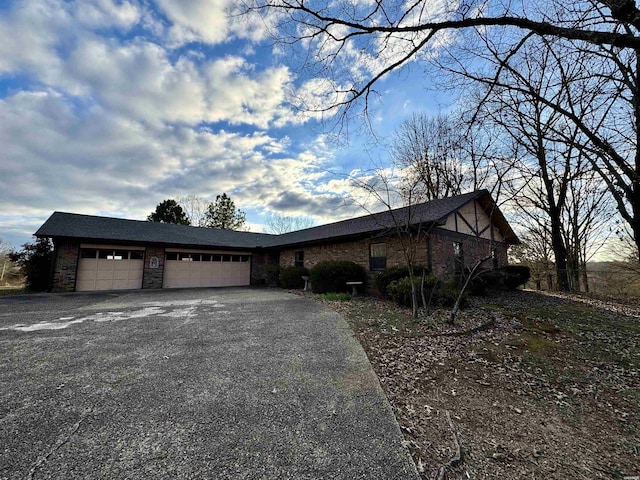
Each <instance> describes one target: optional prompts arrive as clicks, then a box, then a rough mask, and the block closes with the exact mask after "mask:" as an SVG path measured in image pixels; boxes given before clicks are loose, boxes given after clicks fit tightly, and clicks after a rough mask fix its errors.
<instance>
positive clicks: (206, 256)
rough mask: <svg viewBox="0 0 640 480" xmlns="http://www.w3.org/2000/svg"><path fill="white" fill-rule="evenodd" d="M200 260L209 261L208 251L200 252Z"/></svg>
mask: <svg viewBox="0 0 640 480" xmlns="http://www.w3.org/2000/svg"><path fill="white" fill-rule="evenodd" d="M202 261H203V262H210V261H211V255H209V254H208V253H203V254H202Z"/></svg>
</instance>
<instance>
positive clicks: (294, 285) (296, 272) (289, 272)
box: [278, 267, 309, 290]
mask: <svg viewBox="0 0 640 480" xmlns="http://www.w3.org/2000/svg"><path fill="white" fill-rule="evenodd" d="M303 275H304V276H307V275H309V270H307V269H306V268H304V267H284V268H281V269H280V276H279V277H278V278H279V281H280V287H281V288H285V289H287V290H295V289H301V288H304V280H303V279H302V277H303Z"/></svg>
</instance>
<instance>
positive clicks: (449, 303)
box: [434, 277, 467, 308]
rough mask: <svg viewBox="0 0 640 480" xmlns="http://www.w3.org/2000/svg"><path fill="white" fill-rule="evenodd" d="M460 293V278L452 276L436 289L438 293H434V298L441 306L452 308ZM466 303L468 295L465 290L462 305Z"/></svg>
mask: <svg viewBox="0 0 640 480" xmlns="http://www.w3.org/2000/svg"><path fill="white" fill-rule="evenodd" d="M458 295H460V286H459V283H458V279H456V278H455V277H451V278H449V279H448V280H447V281H445V282H443V283H442V284H441V285H440V287H439V288H438V290H437V291H436V295H434V300H435V303H436V304H438V305H440V306H441V307H446V308H451V307H453V306H454V305H455V303H456V300H457V299H458ZM466 303H467V296H466V292H465V294H464V295H463V296H462V299H461V300H460V306H461V307H463V306H464V305H466Z"/></svg>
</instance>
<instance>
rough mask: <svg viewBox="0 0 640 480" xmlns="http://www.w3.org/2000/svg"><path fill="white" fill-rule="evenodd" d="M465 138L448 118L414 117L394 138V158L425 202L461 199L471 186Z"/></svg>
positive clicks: (441, 116)
mask: <svg viewBox="0 0 640 480" xmlns="http://www.w3.org/2000/svg"><path fill="white" fill-rule="evenodd" d="M462 154H463V151H462V138H461V135H459V134H456V133H455V131H454V128H453V124H452V122H451V121H450V120H449V118H448V117H447V116H444V115H437V116H435V117H429V116H427V115H426V114H424V113H414V114H413V115H411V116H409V117H408V118H406V119H405V120H404V121H403V122H402V124H401V125H400V127H399V128H398V129H397V130H396V132H395V134H394V136H393V144H392V149H391V157H392V158H393V161H394V162H395V163H396V164H397V165H399V166H401V167H402V168H403V169H404V170H405V175H407V176H409V177H411V179H413V181H414V182H415V185H416V191H415V195H416V196H419V197H422V198H421V200H422V201H425V202H426V201H431V200H435V199H437V198H446V197H450V196H453V195H459V194H460V193H462V191H463V190H466V189H467V188H468V187H469V186H470V185H471V183H470V177H468V176H465V171H464V165H463V164H462Z"/></svg>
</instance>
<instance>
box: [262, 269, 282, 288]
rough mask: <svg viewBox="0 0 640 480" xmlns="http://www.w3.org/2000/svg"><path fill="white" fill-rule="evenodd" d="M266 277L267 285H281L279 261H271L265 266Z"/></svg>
mask: <svg viewBox="0 0 640 480" xmlns="http://www.w3.org/2000/svg"><path fill="white" fill-rule="evenodd" d="M265 277H266V282H267V285H274V286H276V287H277V286H279V285H280V265H278V264H277V263H269V264H267V266H266V267H265Z"/></svg>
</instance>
